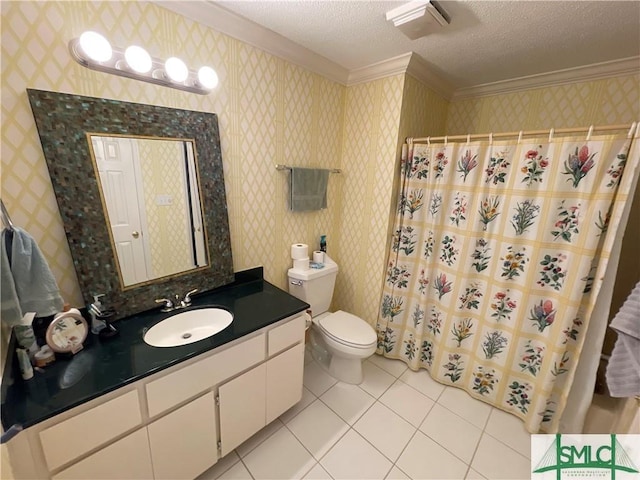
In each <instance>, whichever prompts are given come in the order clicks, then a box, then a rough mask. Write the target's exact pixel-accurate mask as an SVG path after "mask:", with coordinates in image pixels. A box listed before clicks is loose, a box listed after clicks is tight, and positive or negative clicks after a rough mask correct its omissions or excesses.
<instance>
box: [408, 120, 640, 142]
mask: <svg viewBox="0 0 640 480" xmlns="http://www.w3.org/2000/svg"><path fill="white" fill-rule="evenodd" d="M636 125H637V124H636V122H634V123H632V124H631V125H628V124H627V125H604V126H600V127H594V126H593V125H592V126H591V127H581V128H558V129H553V128H551V129H547V130H522V131H519V132H501V133H475V134H468V135H446V136H443V137H420V138H411V137H407V139H406V143H409V142H410V141H411V142H412V143H432V142H436V143H438V142H447V141H449V140H467V141H470V140H478V139H481V138H506V137H518V138H520V137H522V136H525V135H526V136H532V135H549V137H550V138H552V137H553V136H554V135H556V134H560V135H562V134H566V133H586V134H587V135H588V136H590V135H591V133H593V132H595V131H598V132H610V131H615V130H627V129H629V138H630V137H632V136H633V133H634V131H635V130H636Z"/></svg>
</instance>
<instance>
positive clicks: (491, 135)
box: [489, 132, 493, 145]
mask: <svg viewBox="0 0 640 480" xmlns="http://www.w3.org/2000/svg"><path fill="white" fill-rule="evenodd" d="M489 145H493V132H491V133H490V134H489Z"/></svg>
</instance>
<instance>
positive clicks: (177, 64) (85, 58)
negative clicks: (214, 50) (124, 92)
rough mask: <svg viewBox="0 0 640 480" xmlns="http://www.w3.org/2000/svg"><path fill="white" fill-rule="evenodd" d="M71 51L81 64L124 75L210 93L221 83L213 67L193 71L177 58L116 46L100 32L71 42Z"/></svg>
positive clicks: (182, 88) (179, 88)
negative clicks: (162, 58)
mask: <svg viewBox="0 0 640 480" xmlns="http://www.w3.org/2000/svg"><path fill="white" fill-rule="evenodd" d="M69 51H70V52H71V56H72V57H73V59H74V60H75V61H76V62H78V63H79V64H80V65H82V66H85V67H87V68H90V69H92V70H97V71H99V72H105V73H111V74H114V75H120V76H122V77H128V78H133V79H136V80H142V81H144V82H150V83H155V84H156V85H162V86H165V87H171V88H177V89H178V90H185V91H187V92H192V93H198V94H200V95H207V94H208V93H210V92H211V90H213V89H214V88H215V87H216V86H217V85H218V75H217V74H216V72H215V70H214V69H213V68H211V67H209V66H203V67H201V68H200V69H199V70H197V71H196V70H190V69H189V68H188V67H187V65H186V64H185V63H184V62H183V61H182V60H180V59H179V58H177V57H170V58H168V59H167V60H166V61H164V60H161V59H159V58H154V57H152V56H151V55H149V53H148V52H147V51H146V50H145V49H144V48H142V47H140V46H138V45H131V46H129V47H127V48H126V49H122V48H119V47H114V46H112V45H111V44H110V43H109V41H108V40H107V39H106V38H105V37H103V36H102V35H100V34H99V33H97V32H91V31H88V32H84V33H83V34H82V35H80V37H78V38H74V39H73V40H71V41H70V42H69Z"/></svg>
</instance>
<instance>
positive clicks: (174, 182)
mask: <svg viewBox="0 0 640 480" xmlns="http://www.w3.org/2000/svg"><path fill="white" fill-rule="evenodd" d="M90 137H91V147H92V152H93V157H94V160H95V167H96V170H97V173H98V175H99V178H100V190H101V194H102V200H103V206H105V207H106V208H105V209H106V212H105V218H106V219H107V222H108V224H109V226H110V232H111V238H112V241H113V250H114V253H115V256H116V258H117V261H118V266H119V270H120V277H121V279H122V283H123V287H129V286H132V285H136V284H140V283H144V282H147V281H150V280H154V279H157V278H162V277H167V276H172V275H177V274H180V273H184V272H188V271H190V270H192V269H195V268H199V267H205V266H207V264H208V260H207V248H206V239H205V236H204V234H203V232H204V228H203V226H202V218H203V215H202V209H201V203H200V198H201V196H200V189H199V186H198V179H197V168H196V160H195V155H194V149H193V142H192V141H183V140H179V139H161V138H158V139H155V138H141V137H119V136H98V135H90Z"/></svg>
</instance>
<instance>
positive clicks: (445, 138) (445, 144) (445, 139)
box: [444, 135, 449, 147]
mask: <svg viewBox="0 0 640 480" xmlns="http://www.w3.org/2000/svg"><path fill="white" fill-rule="evenodd" d="M447 138H449V137H447V136H446V135H445V136H444V146H445V147H446V146H447Z"/></svg>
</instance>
